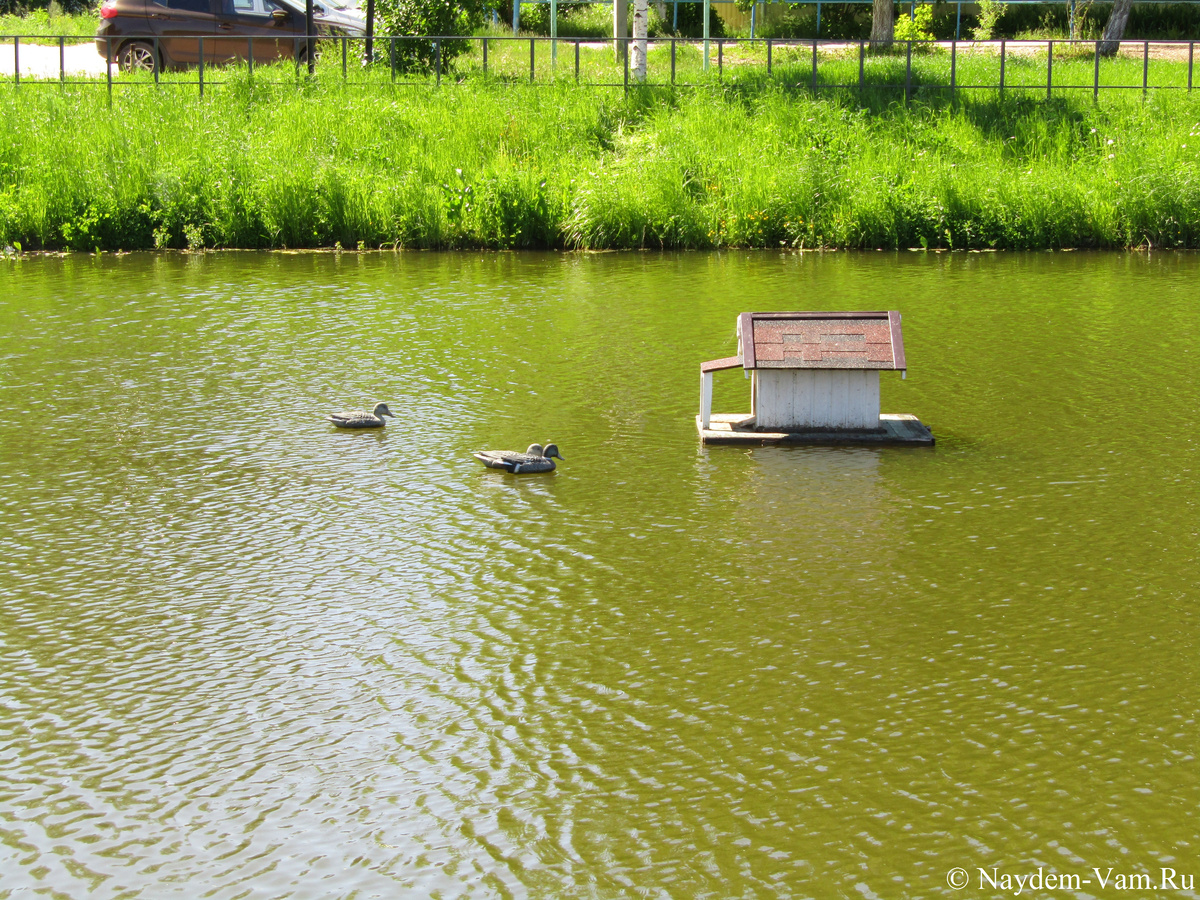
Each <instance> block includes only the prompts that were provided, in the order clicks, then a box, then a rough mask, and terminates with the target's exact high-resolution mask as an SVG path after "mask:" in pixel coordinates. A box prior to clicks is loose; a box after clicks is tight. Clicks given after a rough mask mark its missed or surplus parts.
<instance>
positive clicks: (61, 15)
mask: <svg viewBox="0 0 1200 900" xmlns="http://www.w3.org/2000/svg"><path fill="white" fill-rule="evenodd" d="M3 9H4V0H0V11H2V10H3ZM98 21H99V17H98V16H97V15H96V13H95V12H92V11H90V10H88V9H87V7H86V5H83V4H80V5H79V10H78V11H77V12H73V13H66V12H64V11H63V10H62V8H60V7H58V6H56V5H53V4H52V6H51V8H50V9H48V10H47V9H44V8H43V9H33V10H29V11H28V12H26V13H24V14H10V15H0V35H6V34H19V35H60V34H61V35H65V36H67V37H73V36H78V37H90V36H92V35H94V34H95V33H96V24H97V22H98ZM8 74H9V75H11V74H12V72H11V71H10V72H9V73H8Z"/></svg>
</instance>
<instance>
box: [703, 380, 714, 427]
mask: <svg viewBox="0 0 1200 900" xmlns="http://www.w3.org/2000/svg"><path fill="white" fill-rule="evenodd" d="M712 384H713V377H712V372H701V373H700V421H701V422H702V423H703V426H704V427H705V428H707V427H708V425H709V420H710V419H711V418H712Z"/></svg>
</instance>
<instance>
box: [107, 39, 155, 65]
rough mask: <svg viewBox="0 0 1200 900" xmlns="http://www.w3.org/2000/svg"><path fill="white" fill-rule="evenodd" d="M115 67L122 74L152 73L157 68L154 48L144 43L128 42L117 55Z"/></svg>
mask: <svg viewBox="0 0 1200 900" xmlns="http://www.w3.org/2000/svg"><path fill="white" fill-rule="evenodd" d="M117 65H118V66H119V67H120V69H121V71H122V72H153V71H154V70H155V69H157V68H158V60H157V59H156V58H155V56H154V47H153V46H151V45H150V44H147V43H146V42H145V41H130V42H129V43H128V44H125V45H124V46H123V47H121V49H120V51H119V52H118V53H117Z"/></svg>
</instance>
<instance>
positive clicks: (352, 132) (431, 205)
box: [0, 59, 1200, 250]
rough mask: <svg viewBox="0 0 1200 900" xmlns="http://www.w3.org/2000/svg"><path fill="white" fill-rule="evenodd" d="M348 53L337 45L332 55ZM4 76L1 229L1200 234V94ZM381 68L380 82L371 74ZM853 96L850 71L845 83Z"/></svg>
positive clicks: (611, 237)
mask: <svg viewBox="0 0 1200 900" xmlns="http://www.w3.org/2000/svg"><path fill="white" fill-rule="evenodd" d="M333 64H334V63H333V62H332V61H331V60H329V59H326V60H324V61H323V63H322V65H333ZM266 75H267V73H266V72H265V70H264V71H263V72H257V71H256V73H255V76H256V79H260V80H256V82H255V83H254V84H253V85H252V84H251V83H250V81H249V80H248V78H247V74H246V72H245V70H236V69H233V70H226V71H225V72H223V73H221V79H222V80H223V82H224V83H223V84H220V85H212V84H210V85H209V86H208V88H207V90H206V94H205V97H204V98H203V99H200V98H198V97H197V92H196V88H195V86H194V85H193V86H191V87H182V86H160V87H155V86H154V85H153V83H152V82H149V81H142V82H140V83H136V84H131V85H127V86H124V87H122V88H120V89H119V90H118V91H117V93H116V95H115V97H114V101H113V104H112V108H111V109H110V108H109V107H108V105H107V100H106V94H105V91H104V90H103V89H102V88H97V87H73V86H70V85H68V86H67V87H65V88H60V87H57V86H50V85H22V86H21V87H20V88H13V87H11V86H9V87H7V88H4V89H3V90H0V117H2V119H3V128H2V129H0V245H2V244H4V243H15V242H20V243H21V244H22V245H23V247H24V249H26V250H29V249H41V248H45V249H60V248H65V249H82V250H93V249H97V248H99V249H105V250H116V249H126V250H132V249H142V248H155V247H175V248H202V247H247V248H267V247H288V248H299V247H334V246H338V245H340V246H341V247H343V248H346V249H354V248H357V247H360V246H361V247H366V248H371V249H374V248H379V247H385V248H386V247H424V248H451V247H483V248H495V249H502V248H597V249H599V248H638V247H642V248H714V247H768V248H770V247H775V248H778V247H930V248H934V247H946V248H953V249H964V248H1055V247H1130V246H1153V247H1200V96H1197V95H1189V94H1187V93H1186V92H1183V91H1180V92H1160V93H1152V94H1151V95H1150V97H1149V99H1148V100H1146V101H1145V102H1143V101H1142V100H1141V97H1140V94H1136V95H1134V96H1130V95H1126V94H1120V95H1115V94H1114V95H1112V96H1107V95H1106V96H1102V98H1101V102H1100V104H1099V105H1093V103H1092V102H1091V97H1090V93H1087V92H1082V93H1080V94H1079V95H1073V96H1062V97H1058V96H1056V97H1055V98H1054V99H1052V100H1050V101H1046V100H1045V99H1044V97H1037V98H1036V99H1035V97H1031V96H1017V95H1016V94H1015V93H1013V92H1010V93H1007V94H1006V95H1005V96H1004V97H1003V98H1001V97H999V96H998V95H996V94H995V93H993V92H988V93H982V94H979V95H977V96H975V97H974V98H973V99H972V98H965V99H964V98H960V100H959V102H958V103H957V104H955V105H953V106H952V105H949V104H948V103H945V102H944V98H942V97H939V96H934V95H932V94H931V95H929V96H927V97H924V98H922V97H918V98H917V100H916V101H915V102H914V103H913V104H912V105H910V106H909V107H904V106H903V105H901V104H900V103H898V102H896V99H895V98H896V93H895V92H890V93H886V94H885V93H880V94H878V95H877V96H875V97H874V98H872V97H868V98H865V99H864V98H860V97H858V96H857V95H855V94H851V93H846V94H844V95H842V94H838V95H835V96H828V97H822V98H820V99H817V100H813V99H812V98H811V97H809V96H808V95H807V94H806V93H805V92H804V91H801V90H797V89H795V88H793V87H790V86H789V84H788V82H787V81H786V80H784V81H779V80H766V79H765V78H763V79H760V80H758V81H750V80H745V81H743V82H742V83H738V84H730V83H725V84H723V85H719V84H715V83H714V85H713V86H712V88H711V89H703V90H679V91H672V90H670V89H665V88H661V89H643V90H635V91H632V92H631V93H630V94H629V95H628V96H626V95H625V94H624V92H622V91H620V90H611V89H599V88H586V87H580V88H577V87H575V86H574V85H572V84H569V83H562V82H559V83H555V84H544V85H537V86H533V87H530V86H521V85H516V84H513V83H511V82H508V81H501V80H494V79H484V78H474V79H472V80H471V81H470V82H469V85H460V86H444V87H443V88H442V89H440V90H435V89H432V88H431V87H430V86H428V85H427V84H421V85H412V84H402V85H399V86H397V87H395V88H393V87H392V86H391V85H390V84H389V83H388V82H387V76H386V75H380V76H378V77H379V79H380V83H379V84H377V85H373V86H370V87H369V88H368V87H364V86H362V85H349V86H343V85H341V84H340V82H339V81H338V80H337V79H326V78H318V79H317V81H316V82H315V83H313V84H307V85H304V86H302V87H299V88H297V87H295V86H291V85H286V86H285V85H274V86H272V85H267V84H264V83H263V81H265V79H266ZM360 77H367V78H375V77H377V76H374V75H366V76H363V75H360ZM831 93H833V92H831Z"/></svg>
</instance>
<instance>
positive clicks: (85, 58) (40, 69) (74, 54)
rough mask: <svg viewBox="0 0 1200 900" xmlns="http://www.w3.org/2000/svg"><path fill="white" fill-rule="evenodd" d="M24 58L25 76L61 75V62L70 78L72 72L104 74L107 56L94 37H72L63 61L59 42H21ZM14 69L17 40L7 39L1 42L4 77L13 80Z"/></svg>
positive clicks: (0, 73) (0, 62)
mask: <svg viewBox="0 0 1200 900" xmlns="http://www.w3.org/2000/svg"><path fill="white" fill-rule="evenodd" d="M20 60H21V77H22V78H58V75H59V69H60V63H61V67H62V70H63V71H64V72H65V73H66V75H67V77H68V78H70V77H71V76H72V75H84V76H90V77H93V78H103V77H104V57H103V56H101V55H100V54H99V53H97V52H96V42H95V40H93V39H92V38H68V40H67V43H66V45H65V46H64V47H63V54H62V59H61V61H60V59H59V55H58V42H57V41H55V42H54V43H53V44H50V45H47V44H30V43H27V42H26V41H21V49H20ZM14 71H15V70H14V64H13V41H12V38H5V39H4V42H3V43H2V44H0V78H3V79H4V80H6V81H7V80H9V79H11V78H12V77H13V72H14ZM113 74H114V75H116V74H117V68H116V66H113Z"/></svg>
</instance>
